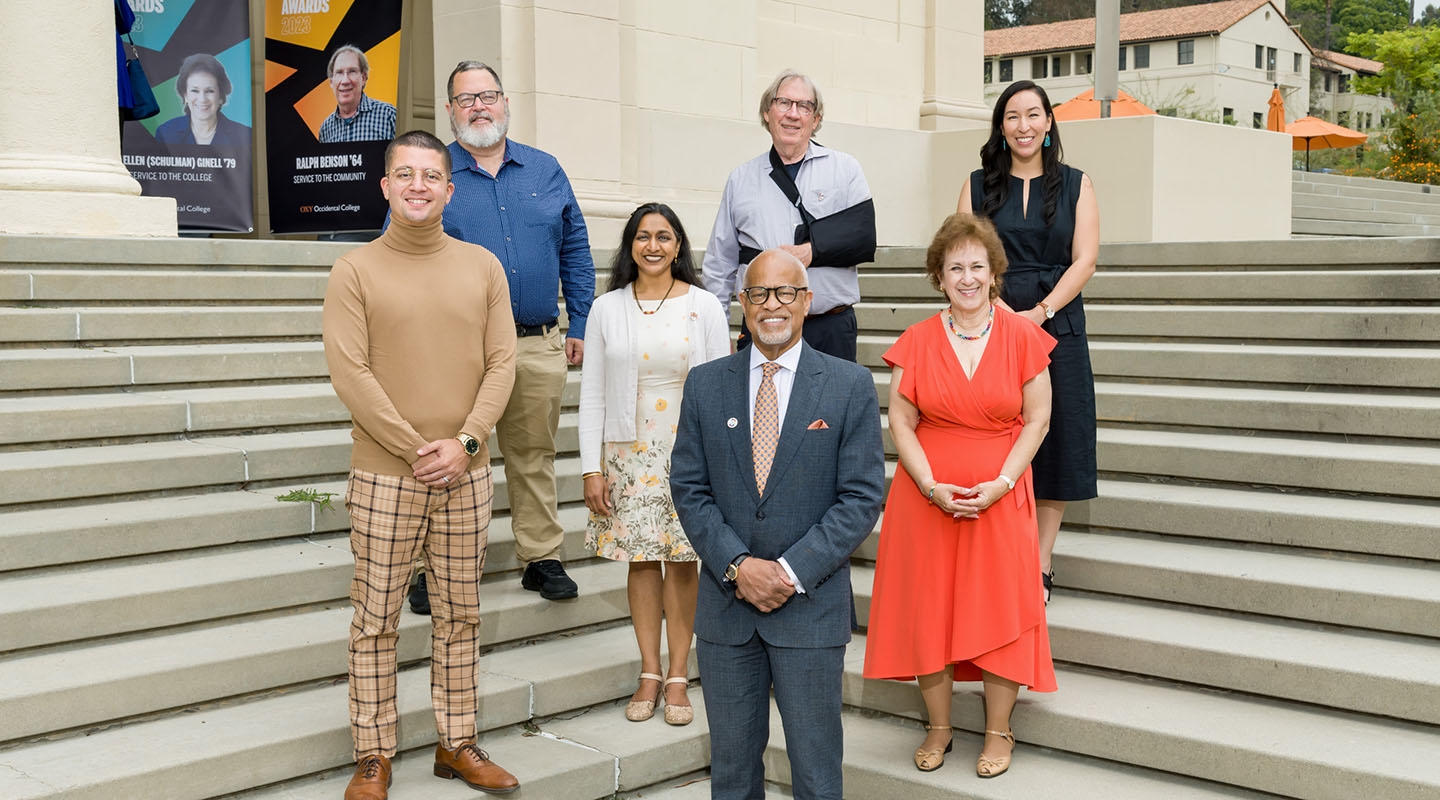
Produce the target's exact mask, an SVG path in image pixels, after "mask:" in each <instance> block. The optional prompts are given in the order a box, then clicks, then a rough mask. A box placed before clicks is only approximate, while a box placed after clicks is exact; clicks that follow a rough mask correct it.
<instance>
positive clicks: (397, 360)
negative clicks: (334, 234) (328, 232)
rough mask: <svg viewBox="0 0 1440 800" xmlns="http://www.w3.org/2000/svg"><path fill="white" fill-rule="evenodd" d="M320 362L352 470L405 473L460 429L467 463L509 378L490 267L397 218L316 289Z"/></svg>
mask: <svg viewBox="0 0 1440 800" xmlns="http://www.w3.org/2000/svg"><path fill="white" fill-rule="evenodd" d="M323 319H324V330H325V360H326V362H327V363H328V364H329V366H330V382H331V384H332V385H333V386H334V387H335V394H337V395H339V397H340V400H341V402H343V403H344V404H345V406H346V407H347V408H349V409H350V416H351V417H352V418H353V420H354V423H355V430H354V433H353V436H354V439H355V448H354V451H353V452H352V454H351V458H350V464H351V466H353V467H355V468H358V469H363V470H368V471H370V472H378V473H381V474H385V475H404V476H410V475H413V474H414V473H413V471H412V467H411V465H412V464H414V463H415V461H416V460H417V459H418V458H419V455H418V454H417V451H418V450H419V449H420V448H421V447H423V446H424V445H425V444H426V443H427V442H431V441H435V440H438V439H448V438H452V437H454V436H455V435H457V434H459V433H467V434H469V435H471V436H473V437H475V438H476V439H479V440H480V453H479V455H477V456H475V458H474V460H473V463H474V464H476V465H478V464H483V463H486V462H487V461H489V458H490V454H489V450H488V447H487V446H486V444H485V443H486V441H487V440H488V439H489V437H490V430H491V429H492V428H494V427H495V422H496V420H498V419H500V414H501V413H502V412H504V410H505V406H506V404H507V403H508V402H509V401H510V388H511V386H513V385H514V383H515V318H514V317H513V316H512V315H511V313H510V289H509V285H508V284H507V283H506V282H505V273H504V271H503V270H502V269H501V267H500V261H499V260H498V259H496V258H495V256H494V255H493V254H491V253H490V251H489V250H486V249H485V248H483V247H480V246H479V245H474V244H467V243H465V242H462V241H459V240H458V239H452V238H451V237H449V236H446V235H445V233H444V231H443V230H442V229H441V226H440V222H438V221H437V222H435V223H434V224H433V225H427V226H423V227H416V226H410V225H405V224H404V222H403V221H402V220H400V219H398V218H396V219H392V220H391V223H390V227H389V228H388V229H387V230H386V231H385V233H384V234H383V235H381V237H380V238H379V239H376V240H375V241H373V242H370V243H369V244H366V245H364V246H362V247H359V248H357V249H355V250H352V251H350V252H349V253H346V254H345V255H344V256H342V257H341V258H340V259H339V260H338V261H336V262H335V266H334V267H333V268H332V269H331V270H330V281H329V283H328V284H327V286H326V287H325V311H324V317H323Z"/></svg>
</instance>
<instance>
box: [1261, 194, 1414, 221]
mask: <svg viewBox="0 0 1440 800" xmlns="http://www.w3.org/2000/svg"><path fill="white" fill-rule="evenodd" d="M1336 199H1340V198H1336ZM1361 202H1365V201H1363V200H1362V201H1361ZM1407 205H1409V204H1407ZM1427 211H1428V212H1430V213H1426V212H1427ZM1290 217H1291V219H1292V220H1301V219H1307V220H1342V221H1345V222H1384V223H1392V224H1401V225H1440V205H1437V206H1436V207H1434V208H1429V207H1426V206H1415V207H1414V208H1412V209H1411V210H1407V211H1381V210H1379V209H1375V208H1353V207H1352V208H1345V207H1335V206H1332V205H1330V204H1328V203H1327V201H1326V200H1324V199H1319V198H1317V202H1315V203H1313V204H1311V203H1304V204H1302V203H1292V204H1291V206H1290Z"/></svg>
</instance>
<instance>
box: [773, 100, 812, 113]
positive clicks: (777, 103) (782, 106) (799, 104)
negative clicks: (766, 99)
mask: <svg viewBox="0 0 1440 800" xmlns="http://www.w3.org/2000/svg"><path fill="white" fill-rule="evenodd" d="M770 106H771V107H772V108H774V109H775V110H777V111H779V112H780V113H781V114H789V113H790V109H792V108H793V109H795V113H796V114H799V115H800V116H802V117H808V116H810V115H811V114H814V113H815V101H813V100H791V99H790V98H788V97H777V98H775V99H774V100H771V101H770Z"/></svg>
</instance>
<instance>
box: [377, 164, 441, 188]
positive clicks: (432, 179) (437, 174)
mask: <svg viewBox="0 0 1440 800" xmlns="http://www.w3.org/2000/svg"><path fill="white" fill-rule="evenodd" d="M416 175H419V176H420V180H422V181H424V182H425V183H426V184H428V185H430V186H443V185H444V184H445V182H446V181H448V180H449V178H447V177H445V173H443V172H441V171H440V170H438V169H415V168H414V167H396V168H395V169H392V170H390V180H392V181H395V182H396V183H401V184H408V183H410V182H411V181H413V180H415V176H416Z"/></svg>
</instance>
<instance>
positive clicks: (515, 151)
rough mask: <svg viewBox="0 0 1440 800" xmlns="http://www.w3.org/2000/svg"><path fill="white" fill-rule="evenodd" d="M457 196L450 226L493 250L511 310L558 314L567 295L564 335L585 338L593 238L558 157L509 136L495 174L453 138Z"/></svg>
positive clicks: (448, 216)
mask: <svg viewBox="0 0 1440 800" xmlns="http://www.w3.org/2000/svg"><path fill="white" fill-rule="evenodd" d="M450 158H451V159H452V160H453V162H454V176H453V180H454V182H455V196H454V198H452V199H451V200H450V204H449V205H447V206H445V232H446V233H448V234H450V235H451V236H454V237H455V238H457V239H461V240H463V241H466V242H471V243H473V244H478V245H480V246H481V247H484V248H485V249H486V250H489V251H490V252H492V253H494V254H495V256H496V257H497V258H499V259H500V263H501V265H502V266H504V268H505V277H506V278H508V279H509V281H510V310H511V311H512V312H514V314H515V321H516V322H517V323H519V324H521V325H541V324H544V323H548V322H551V321H553V320H555V319H557V318H559V316H560V303H559V300H558V297H559V295H560V291H561V290H562V289H563V290H564V293H565V313H566V315H567V316H568V317H569V318H570V327H569V330H568V331H567V332H566V334H565V335H566V336H568V337H570V338H574V339H584V338H585V320H586V318H587V317H589V315H590V302H591V301H592V300H593V299H594V298H595V262H594V260H592V259H591V257H590V237H589V234H588V233H587V231H586V229H585V218H584V217H583V216H581V214H580V204H579V203H577V202H576V201H575V192H574V191H573V190H572V189H571V188H570V179H569V178H567V177H565V170H563V169H561V168H560V162H558V161H556V160H555V157H554V156H551V155H550V154H548V153H545V152H543V151H540V150H536V149H535V148H533V147H529V146H527V145H523V144H519V143H518V142H513V141H507V142H506V143H505V160H504V161H503V162H501V164H500V169H499V170H497V174H496V175H491V174H490V173H488V172H486V171H485V170H484V169H482V168H481V167H480V165H479V164H477V163H476V162H475V157H474V156H472V155H470V154H469V153H468V152H466V151H465V148H463V147H461V146H460V144H459V143H458V142H452V143H451V144H450Z"/></svg>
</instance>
